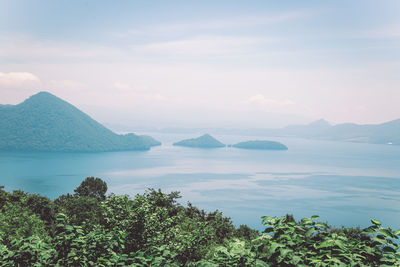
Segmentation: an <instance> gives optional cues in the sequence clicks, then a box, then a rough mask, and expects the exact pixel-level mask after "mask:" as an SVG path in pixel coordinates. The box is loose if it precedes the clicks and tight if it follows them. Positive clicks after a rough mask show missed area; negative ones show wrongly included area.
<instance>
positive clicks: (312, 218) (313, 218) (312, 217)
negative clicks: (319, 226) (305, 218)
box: [310, 215, 319, 220]
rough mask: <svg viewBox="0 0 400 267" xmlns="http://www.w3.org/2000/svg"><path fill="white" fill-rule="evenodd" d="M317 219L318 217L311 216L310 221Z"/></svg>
mask: <svg viewBox="0 0 400 267" xmlns="http://www.w3.org/2000/svg"><path fill="white" fill-rule="evenodd" d="M318 218H319V216H318V215H313V216H311V218H310V219H311V220H316V219H318Z"/></svg>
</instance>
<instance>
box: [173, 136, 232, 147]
mask: <svg viewBox="0 0 400 267" xmlns="http://www.w3.org/2000/svg"><path fill="white" fill-rule="evenodd" d="M173 145H174V146H186V147H198V148H217V147H224V146H225V145H224V144H223V143H221V142H220V141H218V140H217V139H215V138H214V137H212V136H211V135H209V134H205V135H202V136H200V137H198V138H192V139H186V140H182V141H180V142H177V143H174V144H173Z"/></svg>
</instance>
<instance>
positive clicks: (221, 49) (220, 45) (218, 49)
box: [132, 36, 279, 56]
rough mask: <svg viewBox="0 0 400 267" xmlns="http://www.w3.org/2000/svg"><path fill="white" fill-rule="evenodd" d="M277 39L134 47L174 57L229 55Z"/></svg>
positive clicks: (210, 39) (196, 39) (215, 38)
mask: <svg viewBox="0 0 400 267" xmlns="http://www.w3.org/2000/svg"><path fill="white" fill-rule="evenodd" d="M277 41H279V39H277V38H262V37H231V36H197V37H193V38H188V39H181V40H175V41H168V42H155V43H150V44H145V45H136V46H133V47H132V50H133V51H135V52H145V53H161V54H173V55H218V56H221V55H227V54H235V53H248V52H250V51H252V50H254V49H255V48H257V46H260V45H263V44H266V43H270V42H277Z"/></svg>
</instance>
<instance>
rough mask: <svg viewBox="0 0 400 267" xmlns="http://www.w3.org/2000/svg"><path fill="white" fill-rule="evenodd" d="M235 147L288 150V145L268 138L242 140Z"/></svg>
mask: <svg viewBox="0 0 400 267" xmlns="http://www.w3.org/2000/svg"><path fill="white" fill-rule="evenodd" d="M233 147H237V148H244V149H261V150H287V149H288V148H287V146H285V145H284V144H282V143H279V142H275V141H266V140H254V141H246V142H240V143H237V144H235V145H233Z"/></svg>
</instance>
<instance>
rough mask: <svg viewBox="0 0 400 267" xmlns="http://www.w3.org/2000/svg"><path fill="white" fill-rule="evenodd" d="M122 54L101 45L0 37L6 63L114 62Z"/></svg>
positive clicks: (2, 54) (1, 56) (2, 56)
mask: <svg viewBox="0 0 400 267" xmlns="http://www.w3.org/2000/svg"><path fill="white" fill-rule="evenodd" d="M121 54H122V51H121V49H118V48H112V47H107V46H103V45H99V44H89V43H80V42H77V41H75V42H57V41H43V40H38V39H32V38H29V37H27V36H2V37H0V60H4V61H20V60H23V61H24V62H29V61H40V62H46V61H56V60H63V61H64V62H65V61H73V60H112V59H114V58H118V57H121Z"/></svg>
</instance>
